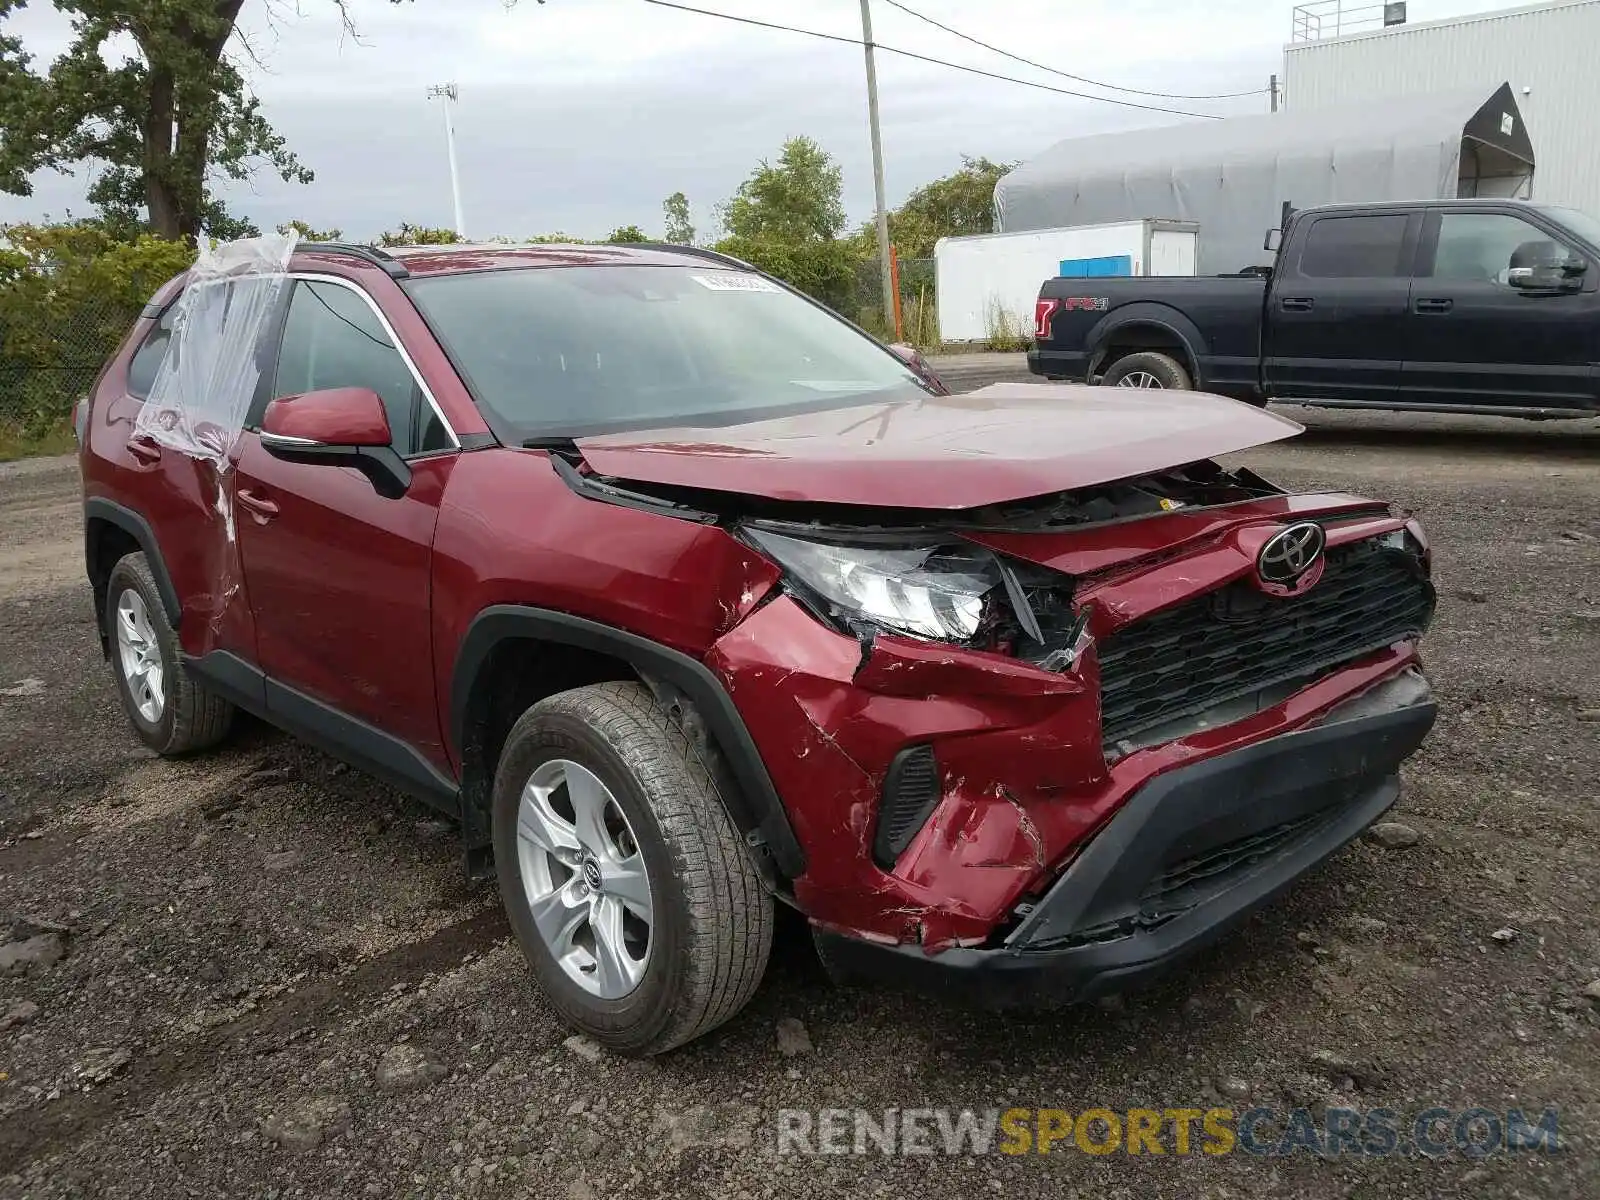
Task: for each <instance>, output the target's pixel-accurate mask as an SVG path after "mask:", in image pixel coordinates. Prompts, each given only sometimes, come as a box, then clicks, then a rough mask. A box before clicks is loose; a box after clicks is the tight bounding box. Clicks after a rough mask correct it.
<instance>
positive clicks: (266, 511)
mask: <svg viewBox="0 0 1600 1200" xmlns="http://www.w3.org/2000/svg"><path fill="white" fill-rule="evenodd" d="M234 495H235V496H236V497H237V498H238V501H239V503H240V504H242V505H244V506H245V507H246V508H247V509H249V510H250V512H251V513H252V514H253V515H254V516H255V519H256V521H257V522H258V523H259V524H262V525H265V524H266V523H267V522H268V521H270V520H272V518H273V517H275V516H277V515H278V506H277V505H276V504H274V503H273V502H272V501H271V500H268V499H267V498H266V497H265V496H258V495H256V494H255V493H254V492H252V491H251V490H250V489H249V488H240V489H239V490H238V491H237V492H235V493H234Z"/></svg>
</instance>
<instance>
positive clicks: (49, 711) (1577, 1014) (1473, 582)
mask: <svg viewBox="0 0 1600 1200" xmlns="http://www.w3.org/2000/svg"><path fill="white" fill-rule="evenodd" d="M1285 411H1286V412H1288V413H1289V415H1292V416H1295V417H1297V418H1301V419H1304V420H1306V421H1307V423H1308V424H1309V425H1310V426H1311V428H1310V431H1309V432H1308V433H1307V434H1306V435H1305V436H1303V437H1301V438H1299V439H1297V440H1296V441H1294V442H1291V443H1288V444H1285V445H1280V446H1275V447H1270V448H1267V449H1264V450H1261V451H1257V452H1253V453H1250V454H1248V455H1245V456H1243V457H1244V459H1245V460H1246V461H1247V462H1249V463H1250V465H1252V466H1254V467H1255V468H1256V469H1257V470H1260V471H1262V472H1263V473H1265V474H1268V475H1269V476H1270V477H1274V478H1277V479H1279V480H1281V481H1283V482H1286V483H1289V484H1292V485H1295V486H1297V487H1302V488H1308V489H1309V488H1321V487H1325V486H1333V487H1338V488H1345V489H1350V490H1354V491H1359V492H1364V493H1369V494H1375V495H1378V496H1381V497H1385V498H1392V499H1395V500H1398V501H1400V502H1401V503H1404V504H1406V505H1408V506H1410V507H1412V508H1414V509H1416V510H1417V511H1418V512H1419V513H1420V514H1421V516H1422V518H1423V520H1424V521H1425V522H1426V524H1427V527H1428V530H1429V532H1430V534H1431V536H1432V539H1433V545H1434V548H1435V555H1436V558H1435V561H1436V575H1437V582H1438V586H1439V590H1440V596H1441V600H1440V605H1439V612H1438V617H1437V620H1436V622H1435V624H1434V627H1433V630H1432V632H1431V634H1430V636H1429V638H1428V641H1427V657H1428V663H1429V668H1430V673H1431V675H1432V678H1433V681H1434V684H1435V686H1436V688H1437V691H1438V695H1439V698H1440V701H1441V704H1442V716H1441V719H1440V722H1439V724H1438V727H1437V728H1436V729H1435V731H1434V733H1433V735H1432V738H1431V739H1430V741H1429V743H1428V745H1427V746H1426V748H1425V749H1424V750H1423V751H1422V753H1421V754H1420V756H1419V757H1418V758H1417V759H1416V760H1415V761H1414V762H1413V763H1412V764H1411V765H1410V766H1409V768H1408V770H1407V772H1406V780H1405V782H1406V792H1405V795H1404V797H1403V799H1402V800H1401V802H1400V804H1399V807H1398V808H1397V810H1396V812H1395V814H1394V819H1396V820H1398V821H1400V822H1403V823H1404V824H1406V825H1408V826H1410V827H1411V828H1412V829H1414V830H1415V831H1416V833H1417V834H1418V835H1419V837H1418V839H1417V841H1416V843H1415V844H1414V845H1411V846H1409V847H1398V848H1388V847H1385V846H1382V845H1378V844H1375V843H1373V842H1361V843H1358V844H1356V845H1354V846H1352V847H1351V848H1349V849H1347V850H1346V851H1345V852H1343V853H1342V854H1340V855H1338V856H1337V857H1336V858H1335V859H1334V860H1333V861H1332V862H1331V863H1330V864H1329V865H1327V866H1326V867H1325V868H1324V869H1322V870H1321V871H1320V872H1318V873H1316V874H1315V875H1314V876H1312V877H1310V878H1308V879H1306V880H1305V881H1303V882H1302V884H1301V885H1300V886H1298V887H1297V888H1296V889H1295V890H1294V891H1293V892H1292V893H1291V894H1290V895H1289V896H1288V897H1287V898H1286V899H1285V900H1284V901H1283V902H1281V903H1279V904H1278V905H1277V906H1275V907H1273V908H1271V909H1270V910H1268V911H1267V912H1265V913H1263V914H1262V915H1260V916H1259V917H1257V918H1256V919H1254V920H1253V921H1252V922H1251V923H1250V924H1249V925H1248V926H1247V927H1246V928H1244V929H1243V930H1242V931H1241V932H1240V933H1238V934H1236V935H1234V936H1232V937H1231V938H1229V939H1228V940H1227V941H1225V942H1224V943H1223V944H1222V945H1221V946H1219V947H1218V948H1217V949H1216V950H1215V951H1214V952H1212V953H1209V954H1207V955H1205V956H1204V957H1203V958H1202V959H1200V960H1199V961H1197V962H1195V963H1193V964H1192V965H1191V966H1188V967H1186V968H1184V969H1181V970H1179V971H1177V972H1175V973H1174V974H1172V975H1170V976H1169V977H1167V978H1166V979H1164V980H1163V981H1162V982H1160V983H1159V984H1157V985H1156V986H1154V987H1152V988H1150V989H1148V990H1145V991H1142V992H1139V993H1136V994H1133V995H1131V996H1128V997H1127V998H1125V1000H1123V1002H1121V1003H1120V1004H1111V1005H1105V1006H1101V1007H1090V1008H1083V1009H1076V1010H1070V1011H1066V1012H1060V1013H1054V1014H1044V1015H1025V1016H994V1015H989V1014H983V1013H974V1012H970V1011H963V1010H958V1009H953V1008H949V1007H946V1006H945V1005H942V1004H941V1003H939V1002H937V1001H935V1000H933V999H931V998H918V997H914V996H905V995H890V994H881V993H875V992H847V991H839V990H835V989H833V988H832V987H831V986H830V985H829V984H828V983H827V982H826V980H825V979H824V978H823V976H822V974H821V971H820V968H819V967H818V966H817V964H816V961H815V959H814V957H813V955H812V952H811V949H810V943H809V940H808V938H807V936H806V933H805V930H804V929H803V928H802V927H799V926H798V925H797V924H795V923H790V924H789V925H787V926H784V927H782V928H780V935H779V941H778V945H777V947H776V948H775V951H774V955H773V961H772V966H771V968H770V971H769V974H768V977H767V980H766V982H765V984H764V986H763V987H762V989H761V991H760V993H759V994H758V995H757V997H756V999H755V1001H754V1003H753V1004H752V1005H751V1006H750V1008H749V1009H748V1010H747V1011H746V1012H745V1013H744V1014H743V1015H742V1016H741V1017H739V1018H738V1019H736V1020H735V1021H734V1022H733V1023H731V1024H730V1025H728V1026H727V1027H725V1028H724V1029H722V1030H721V1031H719V1032H718V1033H716V1034H714V1035H712V1036H711V1037H708V1038H706V1039H705V1040H703V1041H701V1042H698V1043H696V1044H694V1045H692V1046H690V1047H688V1048H686V1049H684V1050H682V1051H679V1052H677V1053H674V1054H671V1055H669V1056H666V1057H664V1058H661V1059H658V1060H654V1061H650V1062H627V1061H621V1060H616V1059H611V1058H608V1057H606V1056H604V1055H600V1054H598V1053H596V1052H595V1051H594V1048H593V1047H591V1046H588V1045H586V1044H582V1043H578V1044H572V1043H569V1041H568V1034H567V1031H566V1030H564V1029H563V1028H561V1027H560V1026H559V1025H557V1024H556V1023H555V1022H554V1020H553V1019H552V1018H551V1016H550V1014H549V1012H548V1010H547V1009H546V1007H545V1005H544V1004H543V1003H542V1002H541V1001H540V999H539V997H538V996H537V995H536V994H535V992H534V990H533V988H532V986H531V983H530V979H529V975H528V973H527V971H526V970H525V969H524V967H523V964H522V961H521V959H520V957H519V955H518V952H517V950H516V949H515V947H514V946H513V944H512V943H511V941H510V940H509V935H508V932H507V929H506V925H505V922H504V920H503V919H502V917H501V915H500V912H499V910H498V907H497V904H496V898H495V895H494V892H493V889H492V888H491V887H490V886H487V885H473V884H469V883H467V882H466V880H465V879H464V877H463V874H462V871H461V868H460V863H459V859H458V857H457V846H456V843H455V840H454V836H453V831H452V829H451V828H450V826H448V825H447V824H445V823H442V822H438V821H436V820H434V819H433V818H432V817H431V816H430V815H429V814H428V812H427V811H426V810H424V809H422V808H421V807H419V806H417V805H415V804H413V803H411V802H409V801H407V800H405V799H403V798H401V797H400V796H398V795H396V794H395V793H393V792H391V791H389V790H388V789H386V788H384V787H383V786H381V785H379V784H377V783H375V782H373V781H372V780H370V779H368V778H366V777H364V776H362V775H361V774H359V773H357V772H355V771H351V770H348V769H346V768H344V767H342V766H341V765H339V764H336V763H335V762H333V761H332V760H330V759H328V758H326V757H323V756H322V755H320V754H318V753H316V752H314V751H312V750H310V749H308V748H306V747H304V746H302V745H299V744H297V743H295V742H293V741H291V740H289V739H288V738H286V737H283V736H281V735H278V734H276V733H274V732H271V731H269V730H266V729H264V728H262V727H260V726H256V725H249V726H247V727H245V728H243V729H242V730H241V731H240V732H239V733H238V735H237V736H236V737H235V739H234V740H233V741H232V742H231V743H230V744H229V745H228V746H227V747H226V748H225V749H223V750H221V751H220V752H216V753H213V754H211V755H208V756H205V757H201V758H198V759H193V760H188V761H162V760H158V759H156V758H154V757H152V756H151V755H150V754H148V753H147V752H146V751H144V750H143V749H142V748H141V746H140V745H139V744H138V743H137V742H136V741H135V739H134V737H133V735H132V733H131V732H130V730H129V729H128V727H127V724H126V721H125V719H124V717H123V715H122V713H121V711H120V709H119V707H118V704H117V699H116V695H115V692H114V690H113V685H112V678H111V672H110V669H109V668H108V667H107V666H106V665H105V664H104V663H103V662H102V661H101V658H100V653H99V648H98V646H97V644H96V639H95V633H94V626H93V618H92V614H91V612H90V605H89V594H88V589H87V586H86V584H85V582H84V580H83V578H82V561H81V545H80V536H79V517H78V505H77V481H76V476H75V468H74V467H73V465H72V463H71V462H70V460H66V461H63V460H50V461H39V462H32V463H23V464H16V465H11V466H4V467H0V943H3V944H0V1196H5V1197H11V1196H96V1197H98V1196H153V1197H175V1196H206V1197H214V1196H220V1195H228V1196H233V1195H241V1196H242V1195H249V1196H264V1197H269V1198H272V1200H277V1198H278V1197H290V1196H363V1195H374V1196H383V1197H400V1196H417V1197H422V1196H461V1195H470V1196H479V1195H482V1196H488V1195H508V1196H537V1197H541V1198H546V1197H554V1198H557V1200H560V1198H563V1197H565V1198H568V1200H590V1198H597V1197H610V1196H662V1197H669V1196H670V1197H678V1196H685V1197H687V1196H700V1195H704V1196H717V1197H722V1196H728V1197H757V1196H761V1197H765V1196H777V1195H796V1194H798V1195H812V1194H814V1195H819V1196H821V1195H830V1196H831V1195H836V1194H850V1195H854V1194H861V1195H868V1196H890V1197H898V1196H903V1195H917V1196H926V1197H961V1198H962V1200H972V1198H973V1197H976V1196H979V1195H986V1194H991V1193H993V1194H1007V1195H1018V1196H1025V1195H1041V1196H1043V1195H1049V1196H1052V1197H1070V1196H1089V1195H1094V1196H1097V1197H1098V1196H1109V1197H1143V1196H1162V1197H1174V1198H1178V1197H1183V1198H1187V1197H1195V1196H1208V1197H1217V1198H1222V1197H1252V1198H1253V1197H1262V1196H1273V1197H1277V1196H1304V1197H1323V1196H1338V1197H1374V1198H1376V1197H1450V1196H1484V1195H1492V1196H1524V1197H1571V1198H1578V1197H1594V1196H1597V1195H1600V1153H1597V1146H1600V988H1595V987H1593V986H1592V985H1594V984H1595V983H1596V981H1597V980H1600V870H1597V861H1600V858H1597V853H1600V806H1597V795H1600V791H1597V789H1600V783H1597V780H1600V738H1597V734H1600V422H1584V423H1581V424H1573V423H1550V424H1545V425H1524V424H1515V423H1511V422H1501V421H1473V420H1461V419H1436V418H1426V417H1409V416H1400V415H1389V414H1379V415H1369V414H1362V415H1350V414H1331V413H1322V414H1315V413H1311V414H1308V413H1304V412H1301V411H1300V410H1293V409H1290V410H1285ZM13 960H20V961H13ZM1586 989H1587V992H1586ZM793 1022H799V1023H800V1025H801V1026H802V1027H803V1032H804V1036H803V1037H802V1036H801V1035H800V1031H799V1030H797V1029H796V1028H795V1026H794V1025H793ZM397 1047H398V1048H399V1049H397ZM1219 1104H1220V1105H1223V1106H1230V1107H1233V1108H1235V1109H1242V1108H1245V1107H1249V1106H1250V1105H1255V1104H1259V1105H1265V1106H1269V1107H1274V1108H1277V1109H1289V1108H1293V1107H1296V1106H1304V1107H1308V1108H1311V1109H1313V1110H1316V1111H1319V1112H1320V1111H1322V1110H1323V1109H1324V1108H1325V1107H1326V1106H1339V1105H1348V1106H1353V1107H1357V1108H1360V1109H1369V1108H1375V1107H1386V1108H1390V1109H1393V1110H1395V1111H1396V1112H1398V1113H1401V1114H1411V1113H1415V1112H1417V1111H1419V1110H1421V1109H1425V1108H1427V1107H1430V1106H1432V1105H1435V1104H1437V1105H1441V1106H1445V1107H1448V1108H1451V1109H1465V1108H1469V1107H1475V1106H1481V1107H1484V1108H1488V1109H1494V1110H1499V1111H1501V1112H1503V1111H1504V1110H1506V1109H1507V1108H1511V1107H1520V1108H1524V1109H1526V1110H1529V1111H1530V1113H1537V1112H1539V1111H1541V1110H1542V1109H1544V1108H1545V1107H1546V1106H1557V1107H1558V1108H1559V1119H1560V1132H1561V1138H1562V1141H1563V1143H1564V1145H1565V1150H1564V1151H1563V1152H1562V1153H1559V1154H1544V1153H1532V1154H1529V1153H1524V1154H1501V1155H1495V1156H1491V1157H1488V1158H1485V1159H1482V1160H1474V1159H1472V1158H1470V1157H1468V1156H1466V1155H1463V1154H1459V1153H1457V1154H1450V1155H1447V1156H1445V1157H1443V1158H1441V1159H1437V1160H1433V1159H1427V1158H1422V1157H1419V1156H1410V1157H1395V1158H1378V1159H1373V1158H1365V1159H1356V1158H1351V1157H1340V1158H1336V1159H1325V1158H1317V1157H1312V1156H1309V1155H1305V1154H1301V1155H1296V1156H1293V1157H1288V1158H1276V1159H1274V1158H1261V1157H1256V1156H1251V1155H1247V1154H1243V1153H1234V1154H1231V1155H1226V1156H1221V1157H1207V1156H1203V1155H1191V1156H1187V1157H1179V1156H1176V1155H1171V1154H1168V1155H1165V1156H1160V1157H1152V1156H1149V1155H1143V1156H1139V1157H1130V1156H1129V1155H1127V1154H1125V1153H1117V1154H1112V1155H1107V1156H1092V1155H1089V1154H1085V1153H1083V1152H1081V1151H1079V1150H1077V1149H1075V1148H1073V1147H1072V1146H1071V1144H1070V1141H1069V1142H1068V1143H1066V1144H1065V1145H1064V1146H1063V1147H1058V1148H1057V1152H1056V1153H1053V1154H1050V1155H1048V1156H1040V1155H1037V1154H1034V1155H1028V1156H1025V1157H1016V1158H1013V1157H1007V1156H1004V1155H999V1154H994V1155H988V1156H983V1157H969V1156H964V1155H963V1156H955V1157H947V1156H945V1155H943V1154H939V1155H935V1156H932V1157H885V1156H883V1155H880V1154H878V1153H876V1152H873V1153H869V1154H866V1155H862V1156H856V1155H847V1156H843V1157H801V1156H795V1155H780V1154H778V1153H777V1147H776V1137H775V1132H776V1129H777V1122H778V1120H779V1117H778V1113H779V1110H782V1109H806V1110H817V1109H822V1108H855V1107H862V1108H866V1109H868V1110H871V1111H873V1112H874V1113H877V1114H881V1112H882V1110H885V1109H890V1108H897V1109H907V1108H932V1107H938V1106H950V1107H953V1108H971V1109H978V1110H982V1109H990V1108H1002V1109H1004V1108H1010V1107H1013V1106H1018V1107H1059V1108H1063V1109H1066V1110H1069V1111H1071V1112H1074V1113H1076V1112H1081V1111H1082V1110H1084V1109H1086V1108H1090V1107H1096V1106H1099V1107H1104V1108H1108V1109H1111V1110H1113V1111H1118V1110H1126V1109H1128V1108H1130V1107H1141V1106H1149V1107H1154V1108H1172V1107H1185V1106H1193V1107H1200V1108H1207V1107H1214V1106H1218V1105H1219Z"/></svg>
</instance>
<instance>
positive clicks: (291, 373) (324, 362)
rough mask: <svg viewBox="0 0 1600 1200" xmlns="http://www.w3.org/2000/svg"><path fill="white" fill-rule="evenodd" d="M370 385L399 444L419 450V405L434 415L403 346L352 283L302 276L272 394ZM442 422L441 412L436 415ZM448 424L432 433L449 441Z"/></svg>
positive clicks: (398, 447)
mask: <svg viewBox="0 0 1600 1200" xmlns="http://www.w3.org/2000/svg"><path fill="white" fill-rule="evenodd" d="M339 387H364V388H371V389H372V390H373V391H375V392H377V393H378V395H379V396H380V397H382V398H383V407H384V409H385V410H386V411H387V413H388V415H389V431H390V433H391V434H392V435H393V437H394V448H395V449H396V450H397V451H399V452H400V453H401V454H411V453H414V452H415V450H416V449H417V448H418V446H417V443H416V442H415V441H414V440H413V439H414V438H415V437H416V435H417V432H418V420H417V415H418V411H419V409H420V410H422V411H425V412H427V413H428V415H429V416H430V417H431V416H432V409H430V408H429V407H428V405H427V402H426V401H424V400H423V399H422V393H421V389H419V388H418V387H417V382H416V379H415V378H414V377H413V376H412V374H411V369H410V368H409V367H407V366H406V363H405V360H404V359H403V358H401V357H400V351H399V350H397V349H396V348H395V345H394V343H393V342H392V341H390V340H389V335H388V334H387V333H385V332H384V328H383V325H382V324H381V323H380V322H379V321H378V318H377V316H376V315H375V314H374V313H373V311H372V309H371V307H370V306H369V305H368V304H367V302H366V300H365V299H364V298H363V297H361V296H359V295H357V294H356V293H355V292H353V291H351V290H350V289H349V288H347V287H341V286H339V285H338V284H333V283H313V282H310V281H307V280H302V281H300V282H299V283H297V284H295V288H294V295H293V297H292V298H291V299H290V301H289V312H288V315H287V316H286V317H285V318H284V323H283V343H282V346H281V347H280V349H279V351H278V372H277V377H276V380H275V381H274V384H273V389H272V394H273V396H274V397H278V396H296V395H299V394H300V393H301V392H316V391H321V390H323V389H324V388H339ZM434 422H435V423H437V418H434ZM442 435H443V430H442V429H441V430H440V431H439V433H438V434H436V435H432V436H434V438H435V440H439V441H443V442H445V444H448V441H447V439H444V438H443V436H442Z"/></svg>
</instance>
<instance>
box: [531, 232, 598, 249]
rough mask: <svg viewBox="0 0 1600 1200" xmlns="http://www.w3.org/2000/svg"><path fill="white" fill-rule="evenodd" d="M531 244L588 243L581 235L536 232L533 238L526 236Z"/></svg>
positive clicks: (565, 244)
mask: <svg viewBox="0 0 1600 1200" xmlns="http://www.w3.org/2000/svg"><path fill="white" fill-rule="evenodd" d="M523 241H524V242H526V243H527V244H528V245H530V246H582V245H585V244H586V243H585V242H584V240H583V239H582V238H581V237H573V236H572V235H571V234H570V233H562V232H561V231H560V230H557V231H556V232H555V233H536V234H534V235H533V236H532V237H531V238H524V239H523Z"/></svg>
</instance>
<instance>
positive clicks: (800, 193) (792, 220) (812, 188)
mask: <svg viewBox="0 0 1600 1200" xmlns="http://www.w3.org/2000/svg"><path fill="white" fill-rule="evenodd" d="M843 187H844V184H843V175H842V173H841V171H840V169H839V164H838V163H836V162H834V161H833V157H832V155H830V154H829V153H828V152H827V151H826V150H824V149H823V148H822V147H821V146H819V145H817V143H816V142H814V141H812V140H811V139H810V138H808V137H792V138H790V139H789V140H788V141H786V142H784V144H783V152H782V153H781V154H779V155H778V161H777V164H776V165H774V164H772V163H769V162H768V161H767V160H766V159H762V160H761V165H760V166H758V167H757V168H756V169H755V171H754V172H752V174H751V175H750V178H749V179H746V180H745V181H744V182H743V183H741V184H740V185H739V190H738V191H737V192H736V193H734V196H733V199H731V200H729V201H728V203H727V204H726V205H724V206H723V209H722V223H723V226H724V228H725V229H726V230H727V233H728V236H729V237H733V238H740V239H744V240H746V241H750V242H764V243H774V244H782V245H795V244H799V243H805V242H831V241H833V239H834V238H836V237H838V236H839V231H840V230H841V229H843V228H844V202H843V200H842V198H841V197H842V194H843Z"/></svg>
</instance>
